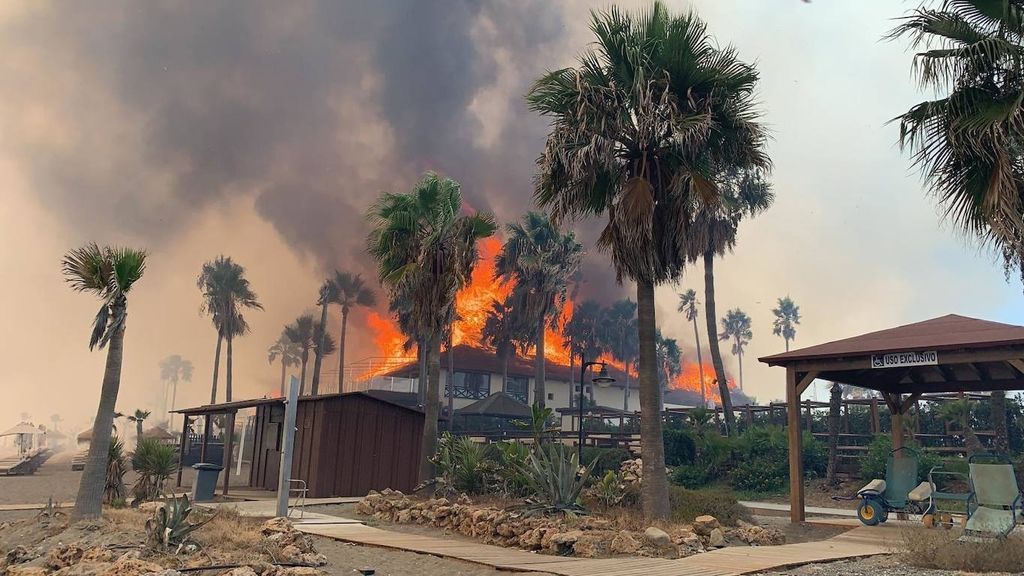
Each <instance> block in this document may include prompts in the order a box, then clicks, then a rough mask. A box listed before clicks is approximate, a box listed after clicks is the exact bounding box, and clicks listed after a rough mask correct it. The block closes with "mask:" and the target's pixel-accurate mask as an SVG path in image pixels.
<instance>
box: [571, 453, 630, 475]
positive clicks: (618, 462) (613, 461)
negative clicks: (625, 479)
mask: <svg viewBox="0 0 1024 576" xmlns="http://www.w3.org/2000/svg"><path fill="white" fill-rule="evenodd" d="M632 459H633V455H632V454H630V452H629V450H626V449H625V448H599V447H596V446H584V447H583V463H584V464H587V465H590V464H593V465H594V471H593V473H592V474H591V476H593V477H594V478H600V477H603V476H604V475H605V474H606V473H607V472H609V471H611V472H616V473H618V471H619V468H620V467H621V466H622V463H623V462H625V461H626V460H632Z"/></svg>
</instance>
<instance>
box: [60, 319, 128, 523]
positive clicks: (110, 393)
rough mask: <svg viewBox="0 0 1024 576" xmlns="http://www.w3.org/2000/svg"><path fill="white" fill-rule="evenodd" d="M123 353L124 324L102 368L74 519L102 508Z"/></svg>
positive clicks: (91, 515) (112, 339) (87, 516)
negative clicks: (101, 379) (94, 415)
mask: <svg viewBox="0 0 1024 576" xmlns="http://www.w3.org/2000/svg"><path fill="white" fill-rule="evenodd" d="M112 308H113V310H112V312H113V315H112V317H114V318H117V317H118V316H120V315H121V314H124V309H125V304H124V303H123V302H122V303H120V304H115V305H114V306H113V307H112ZM123 354H124V324H123V323H122V324H121V327H120V328H118V329H117V330H115V331H114V334H113V335H111V337H110V342H109V343H108V344H107V362H106V366H105V367H104V369H103V386H102V388H101V389H100V402H99V407H98V408H97V409H96V418H95V419H94V420H93V425H92V440H91V441H90V442H89V457H88V459H87V460H86V461H85V469H84V470H83V472H82V479H81V480H80V481H79V483H78V497H77V498H76V499H75V510H74V512H73V513H72V518H73V519H74V520H85V519H93V518H99V517H100V513H101V512H102V511H103V487H104V486H105V485H106V479H107V458H108V456H109V455H110V454H109V453H110V439H111V438H110V437H111V434H112V431H113V427H114V409H115V407H116V406H117V392H118V389H119V388H120V387H121V359H122V356H123Z"/></svg>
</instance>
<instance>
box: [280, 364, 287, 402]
mask: <svg viewBox="0 0 1024 576" xmlns="http://www.w3.org/2000/svg"><path fill="white" fill-rule="evenodd" d="M287 371H288V365H287V364H285V363H284V354H281V398H284V379H285V377H286V376H287Z"/></svg>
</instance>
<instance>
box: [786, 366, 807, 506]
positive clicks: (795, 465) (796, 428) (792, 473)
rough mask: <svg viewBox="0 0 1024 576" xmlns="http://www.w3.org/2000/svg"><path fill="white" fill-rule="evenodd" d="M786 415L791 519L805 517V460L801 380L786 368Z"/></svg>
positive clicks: (794, 371) (790, 369)
mask: <svg viewBox="0 0 1024 576" xmlns="http://www.w3.org/2000/svg"><path fill="white" fill-rule="evenodd" d="M786 416H787V420H788V424H789V429H788V433H789V520H790V522H793V523H797V522H803V521H804V519H805V517H806V516H805V510H804V462H803V460H804V459H803V454H802V453H801V448H802V446H801V440H802V434H801V433H800V382H798V381H797V373H796V370H793V369H792V368H788V369H786Z"/></svg>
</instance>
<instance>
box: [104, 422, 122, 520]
mask: <svg viewBox="0 0 1024 576" xmlns="http://www.w3.org/2000/svg"><path fill="white" fill-rule="evenodd" d="M124 460H125V459H124V443H123V442H121V439H120V438H118V437H117V436H114V437H113V438H111V439H110V450H109V452H108V453H107V475H106V481H105V482H104V485H103V502H104V503H106V504H110V505H113V504H115V503H117V502H120V503H121V505H122V506H123V505H124V504H123V503H124V497H125V493H124V492H125V491H124V475H125V472H127V471H128V466H127V464H126V463H125V461H124Z"/></svg>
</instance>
